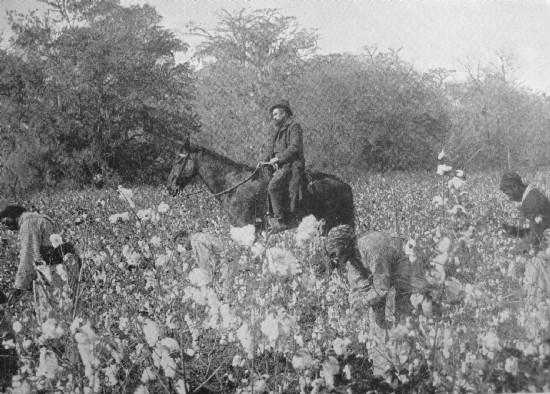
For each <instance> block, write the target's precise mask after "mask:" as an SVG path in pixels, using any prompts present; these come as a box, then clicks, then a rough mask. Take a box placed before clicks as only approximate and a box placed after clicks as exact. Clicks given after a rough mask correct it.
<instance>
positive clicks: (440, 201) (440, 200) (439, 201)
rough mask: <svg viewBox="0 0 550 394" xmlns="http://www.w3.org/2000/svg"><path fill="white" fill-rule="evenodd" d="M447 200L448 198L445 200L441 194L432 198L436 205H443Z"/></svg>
mask: <svg viewBox="0 0 550 394" xmlns="http://www.w3.org/2000/svg"><path fill="white" fill-rule="evenodd" d="M446 202H447V199H445V200H443V198H442V197H441V196H435V197H434V198H433V199H432V204H434V205H435V206H436V207H442V206H443V205H445V203H446Z"/></svg>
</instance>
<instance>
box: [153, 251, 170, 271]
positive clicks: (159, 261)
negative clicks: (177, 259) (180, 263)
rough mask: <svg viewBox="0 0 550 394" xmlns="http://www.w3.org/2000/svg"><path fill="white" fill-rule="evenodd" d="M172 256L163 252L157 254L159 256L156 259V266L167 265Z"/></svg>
mask: <svg viewBox="0 0 550 394" xmlns="http://www.w3.org/2000/svg"><path fill="white" fill-rule="evenodd" d="M170 257H171V256H169V255H167V254H161V255H159V256H157V258H156V259H155V267H157V268H158V267H163V266H165V265H166V264H167V263H168V262H169V261H170Z"/></svg>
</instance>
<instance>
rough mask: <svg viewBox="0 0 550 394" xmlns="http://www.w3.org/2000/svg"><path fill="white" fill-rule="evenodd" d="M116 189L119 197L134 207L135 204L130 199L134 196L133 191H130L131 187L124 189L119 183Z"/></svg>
mask: <svg viewBox="0 0 550 394" xmlns="http://www.w3.org/2000/svg"><path fill="white" fill-rule="evenodd" d="M117 191H118V198H119V199H121V200H123V201H126V202H127V203H128V204H129V205H130V207H132V208H135V207H136V204H135V203H134V201H133V200H132V199H133V197H134V192H133V191H132V189H126V188H124V187H122V185H119V186H118V188H117Z"/></svg>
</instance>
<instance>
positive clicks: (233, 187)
mask: <svg viewBox="0 0 550 394" xmlns="http://www.w3.org/2000/svg"><path fill="white" fill-rule="evenodd" d="M186 161H187V158H186ZM266 164H269V163H264V162H260V163H258V165H257V166H256V168H255V169H254V171H252V173H251V174H250V175H249V176H247V177H246V178H245V179H243V180H242V181H240V182H239V183H237V184H236V185H233V186H231V187H229V188H227V189H225V190H222V191H221V192H218V193H213V194H211V195H209V196H208V197H207V198H212V197H219V196H221V195H224V194H227V193H231V192H232V191H233V190H235V189H236V188H238V187H239V186H241V185H243V184H245V183H246V182H248V181H249V180H251V179H252V178H253V177H254V175H256V173H257V172H258V170H259V169H260V168H262V166H264V165H266ZM201 193H204V190H199V191H197V192H193V193H187V194H185V195H184V197H189V196H193V195H196V194H201Z"/></svg>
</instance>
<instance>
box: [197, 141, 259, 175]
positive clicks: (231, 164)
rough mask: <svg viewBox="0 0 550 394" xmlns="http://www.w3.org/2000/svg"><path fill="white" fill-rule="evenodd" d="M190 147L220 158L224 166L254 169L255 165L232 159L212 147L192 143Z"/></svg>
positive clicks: (242, 169)
mask: <svg viewBox="0 0 550 394" xmlns="http://www.w3.org/2000/svg"><path fill="white" fill-rule="evenodd" d="M190 148H191V150H192V151H193V150H194V151H201V152H202V153H206V154H207V155H209V156H213V157H215V158H216V159H217V160H219V161H220V162H221V163H222V164H223V165H224V166H227V167H235V168H236V169H238V170H241V171H254V167H252V166H250V165H248V164H245V163H239V162H237V161H235V160H233V159H230V158H229V157H227V156H224V155H222V154H221V153H218V152H215V151H213V150H211V149H208V148H205V147H204V146H201V145H197V144H190Z"/></svg>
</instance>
